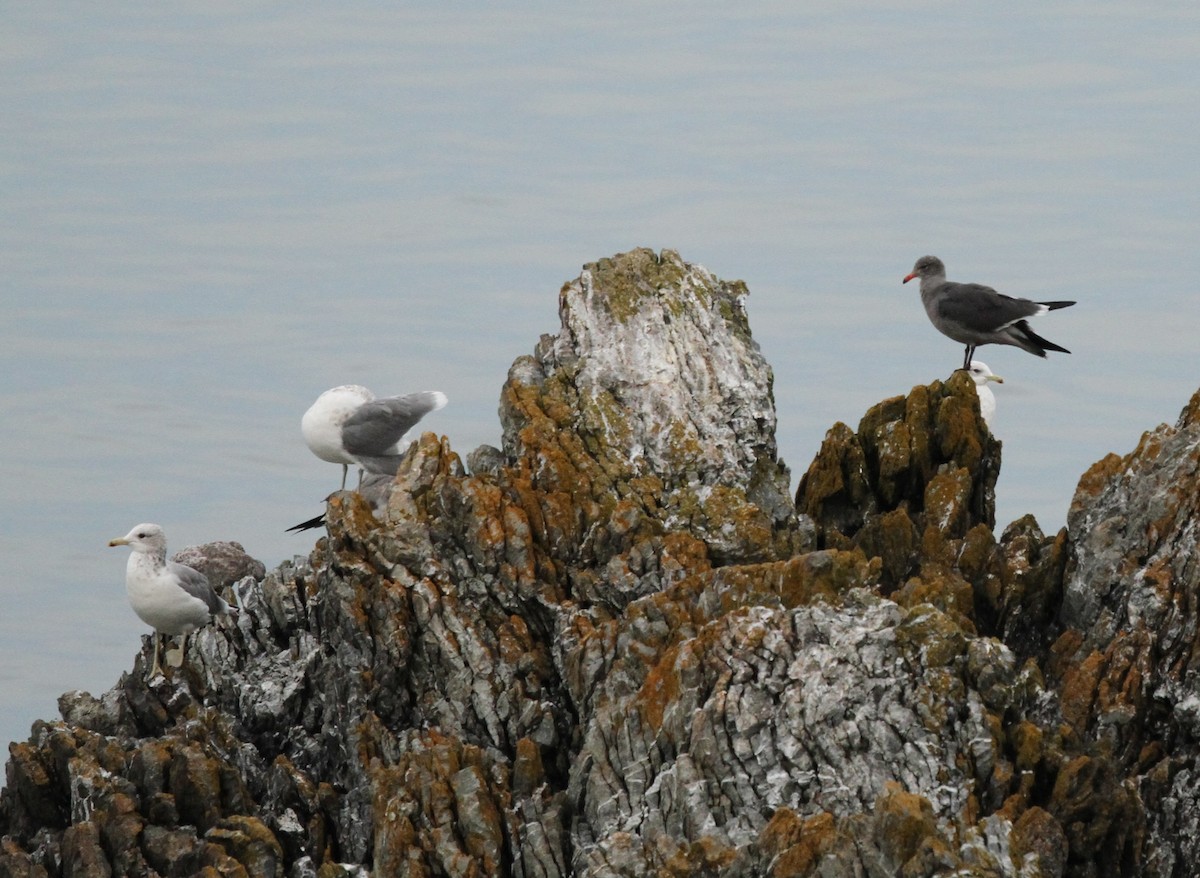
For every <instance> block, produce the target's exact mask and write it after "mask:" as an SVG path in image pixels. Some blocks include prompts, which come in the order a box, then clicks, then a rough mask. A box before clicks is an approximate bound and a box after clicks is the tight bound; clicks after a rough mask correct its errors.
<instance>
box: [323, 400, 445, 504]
mask: <svg viewBox="0 0 1200 878" xmlns="http://www.w3.org/2000/svg"><path fill="white" fill-rule="evenodd" d="M445 404H446V394H444V393H441V392H440V391H437V390H425V391H421V392H420V393H410V394H407V395H406V396H388V397H384V398H382V399H376V398H375V394H373V393H372V392H371V391H369V390H367V388H365V387H362V386H360V385H358V384H343V385H342V386H341V387H334V388H333V389H332V390H326V391H325V392H324V393H322V394H321V395H320V396H318V397H317V401H316V402H314V403H313V404H312V406H310V407H309V409H308V411H306V412H305V413H304V417H303V418H301V419H300V432H301V433H302V434H303V436H304V441H305V443H306V444H307V445H308V447H309V450H311V451H312V453H313V454H315V455H316V456H317V457H319V458H321V460H327V461H329V462H330V463H340V464H341V465H342V490H345V488H346V472H347V470H348V468H349V465H350V464H354V465H356V466H357V467H358V483H359V487H361V486H362V480H363V473H364V471H365V472H369V473H386V474H388V475H393V476H394V475H395V474H396V469H397V468H398V467H399V465H400V456H401V455H400V450H399V445H400V440H401V439H402V438H403V437H404V434H405V433H407V432H408V431H409V430H410V429H412V427H413V425H414V424H416V423H417V421H419V420H421V418H423V417H425V415H427V414H429V413H430V412H433V411H437V410H438V409H440V408H442V407H443V406H444V405H445Z"/></svg>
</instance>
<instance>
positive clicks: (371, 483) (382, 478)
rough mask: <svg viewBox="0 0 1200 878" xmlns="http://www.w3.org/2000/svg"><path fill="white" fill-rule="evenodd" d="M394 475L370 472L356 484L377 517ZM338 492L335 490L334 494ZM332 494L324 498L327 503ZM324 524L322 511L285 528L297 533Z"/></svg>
mask: <svg viewBox="0 0 1200 878" xmlns="http://www.w3.org/2000/svg"><path fill="white" fill-rule="evenodd" d="M395 480H396V477H395V476H393V475H391V474H389V473H371V474H370V475H368V476H367V477H366V478H365V479H363V480H362V484H360V485H359V486H358V494H359V496H361V497H362V498H363V499H364V500H366V501H367V504H368V505H369V506H370V507H371V514H372V515H374V516H375V517H377V518H378V517H379V513H380V512H382V511H383V510H384V509H385V508H386V507H387V503H388V498H389V497H390V496H391V494H392V484H393V483H394V482H395ZM336 493H340V492H338V491H335V492H334V494H336ZM332 497H333V494H330V495H329V496H328V497H326V498H325V502H326V503H328V502H329V500H330V498H332ZM324 524H325V513H324V512H322V513H321V514H320V515H318V516H317V517H315V518H310V519H308V521H302V522H300V523H299V524H295V525H292V526H291V527H289V528H288V529H287V532H288V533H299V532H300V531H302V530H312V529H313V528H317V527H323V526H324Z"/></svg>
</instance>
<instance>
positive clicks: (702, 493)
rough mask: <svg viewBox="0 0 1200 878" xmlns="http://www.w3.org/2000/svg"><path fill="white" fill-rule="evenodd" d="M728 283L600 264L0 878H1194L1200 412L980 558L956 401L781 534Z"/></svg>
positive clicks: (742, 326) (79, 770) (982, 459)
mask: <svg viewBox="0 0 1200 878" xmlns="http://www.w3.org/2000/svg"><path fill="white" fill-rule="evenodd" d="M745 295H746V290H745V288H744V287H743V285H741V284H739V283H730V282H726V281H722V280H720V279H718V278H716V277H714V276H713V275H711V274H710V273H708V272H707V271H705V270H704V269H703V268H701V267H699V266H696V265H691V264H688V263H685V262H684V261H683V260H681V259H680V257H679V256H678V255H677V254H675V253H672V252H670V251H664V252H662V253H661V254H657V255H656V254H654V253H652V252H650V251H647V250H638V251H634V252H631V253H627V254H622V255H619V256H616V257H613V258H612V259H605V260H602V261H600V262H598V263H595V264H591V265H588V266H586V267H585V268H584V271H583V273H582V274H581V275H580V277H579V278H578V279H576V280H574V281H572V282H570V283H568V284H567V285H565V286H564V287H563V289H562V291H561V293H560V295H559V312H560V316H561V321H562V327H561V330H560V332H559V333H558V334H557V335H555V336H552V337H551V336H547V337H543V338H542V339H541V341H540V342H539V343H538V344H537V346H536V349H535V351H534V353H533V355H532V356H526V357H522V358H520V359H518V360H517V361H516V362H515V363H514V364H513V366H512V369H511V370H510V372H509V376H508V380H507V382H506V383H505V384H504V387H503V390H502V392H501V402H500V417H501V422H502V426H503V443H502V444H503V448H501V449H494V448H481V449H477V450H476V451H474V452H473V453H472V454H471V455H470V456H469V457H468V463H469V466H470V472H468V471H467V469H466V468H465V467H464V466H463V463H462V461H461V460H460V458H459V457H458V456H457V455H456V454H455V453H454V452H453V451H452V450H451V448H450V446H449V444H448V443H447V442H446V441H445V440H444V439H442V440H439V439H438V438H437V437H435V436H433V435H430V434H426V435H424V436H422V437H421V439H420V440H419V441H418V442H417V443H416V444H415V445H414V447H413V448H412V449H411V450H410V452H409V454H408V455H407V457H406V459H405V462H404V465H403V466H402V468H401V470H400V472H399V474H398V476H397V478H396V483H395V486H394V488H393V490H392V492H391V495H390V498H389V500H388V502H387V503H386V505H382V504H381V505H380V506H378V507H377V509H376V514H375V515H373V514H372V511H371V508H370V507H368V505H367V504H366V503H364V502H363V501H362V499H361V498H359V497H357V496H355V495H354V494H350V493H346V494H341V495H337V496H335V497H334V498H333V499H331V501H330V504H329V510H328V515H327V527H328V535H327V536H326V537H324V538H322V539H321V540H320V541H319V542H318V543H317V544H316V546H315V547H314V549H313V551H312V554H311V555H310V556H309V557H308V558H307V559H305V560H297V561H296V562H295V563H290V564H284V565H281V566H280V567H279V568H277V569H275V570H273V571H270V572H268V573H265V574H264V573H263V572H261V571H258V570H255V569H254V568H253V566H252V562H250V560H249V559H245V558H242V559H239V558H238V557H237V550H236V547H233V548H231V547H230V546H229V545H228V544H226V545H223V546H220V547H213V548H212V549H211V550H202V551H201V552H200V555H199V556H198V557H197V556H193V557H192V560H191V563H193V564H197V565H200V564H203V563H205V562H206V561H210V562H211V566H210V568H209V569H208V571H207V572H208V573H209V575H210V578H212V579H213V581H215V582H220V583H222V585H223V587H224V588H225V589H227V591H228V592H232V593H233V594H234V595H236V598H237V600H238V602H239V604H240V606H241V607H242V612H241V614H240V617H239V619H238V621H237V623H236V625H235V626H229V627H224V628H218V627H211V628H209V629H206V630H205V631H203V632H202V633H201V634H200V635H198V636H197V637H195V638H194V646H193V648H192V650H191V651H190V653H189V656H188V664H187V665H186V666H185V667H184V668H183V669H180V670H177V671H175V672H174V673H173V675H172V677H171V678H169V679H162V678H158V679H155V680H152V681H149V682H147V681H146V678H145V672H146V670H147V665H148V657H149V639H148V638H147V640H146V642H145V643H144V644H143V649H142V651H141V653H140V654H139V656H138V658H137V659H136V661H135V664H134V668H133V670H131V671H130V672H129V673H128V674H126V675H124V676H123V677H122V679H121V680H120V682H119V683H118V684H117V685H116V686H115V687H114V688H113V689H112V690H110V691H109V692H107V693H105V694H103V695H102V696H100V697H98V698H96V697H93V696H91V695H88V694H86V693H80V692H73V693H67V694H66V695H64V696H63V697H62V699H61V701H60V709H61V713H62V720H61V721H55V722H44V723H43V722H39V723H37V724H36V725H35V727H34V730H33V735H32V737H31V738H30V739H29V740H28V741H27V742H24V743H15V744H12V745H10V747H9V761H8V764H7V778H8V783H7V788H6V789H5V790H4V791H3V792H2V793H0V834H3V841H2V844H0V875H19V876H64V878H65V876H109V875H113V876H120V875H133V876H142V875H155V874H158V875H164V876H167V875H172V876H173V875H210V876H217V875H230V876H233V875H238V876H240V875H249V876H290V878H305V876H321V878H333V876H340V875H365V874H372V875H379V876H413V878H416V876H463V878H473V876H492V875H514V876H526V878H533V876H559V875H579V876H646V875H658V876H696V875H701V876H702V875H713V876H718V875H719V876H774V878H784V876H817V875H819V876H825V878H836V876H893V875H901V876H924V875H942V874H946V875H949V874H955V875H964V876H966V875H972V876H973V875H979V876H1022V878H1035V876H1064V875H1069V876H1107V875H1147V876H1150V875H1153V876H1185V875H1192V874H1195V865H1194V864H1195V863H1197V862H1200V850H1198V848H1200V792H1198V791H1200V784H1198V783H1197V772H1198V770H1200V766H1197V755H1198V754H1200V679H1198V677H1197V664H1198V662H1200V652H1198V650H1197V642H1198V638H1200V633H1198V632H1200V597H1198V591H1200V562H1198V561H1197V551H1196V550H1197V535H1198V534H1200V526H1198V524H1197V522H1198V520H1200V508H1198V507H1200V500H1198V499H1197V498H1198V497H1200V492H1198V490H1197V488H1198V487H1200V486H1198V485H1197V481H1198V480H1200V394H1198V395H1197V397H1196V398H1194V399H1193V400H1192V401H1191V403H1190V404H1189V406H1188V407H1187V408H1186V409H1185V410H1184V412H1183V415H1182V416H1181V418H1180V420H1179V423H1178V424H1177V425H1176V426H1175V427H1160V428H1159V429H1158V430H1156V431H1154V432H1152V433H1148V434H1147V435H1146V436H1145V438H1144V439H1143V441H1142V443H1141V444H1140V445H1139V447H1138V448H1137V449H1136V450H1135V451H1133V452H1132V453H1131V454H1129V455H1128V456H1126V457H1124V458H1119V457H1116V456H1115V455H1114V456H1111V457H1109V458H1107V459H1105V460H1103V461H1101V462H1099V463H1098V464H1096V465H1095V466H1094V467H1093V468H1092V469H1091V470H1090V471H1089V472H1088V473H1087V474H1085V475H1084V477H1083V479H1082V481H1081V483H1080V487H1079V491H1078V494H1077V495H1076V498H1075V501H1074V505H1073V506H1072V510H1071V514H1070V519H1069V522H1068V527H1067V529H1065V530H1064V531H1062V532H1061V533H1059V534H1057V535H1051V536H1047V535H1044V534H1043V533H1042V532H1041V531H1040V530H1039V529H1038V526H1037V524H1036V522H1034V521H1033V520H1032V519H1031V518H1024V519H1021V520H1019V521H1017V522H1014V523H1013V524H1011V525H1009V526H1008V527H1007V528H1006V529H1005V530H1004V531H1003V534H1002V535H1001V536H1000V538H999V539H998V540H997V539H996V538H995V536H994V533H993V525H994V521H993V516H994V512H993V497H994V491H995V487H996V480H997V476H998V473H999V470H1000V445H999V443H998V442H997V441H996V440H995V439H994V438H993V437H992V436H991V435H990V433H988V431H987V428H986V427H985V426H984V425H983V423H982V421H981V420H980V418H979V415H978V403H977V401H976V397H975V393H974V389H973V385H972V384H971V382H970V380H969V379H968V378H966V377H965V376H961V375H959V376H955V377H953V378H952V379H950V380H949V381H947V382H944V383H943V382H934V383H933V384H931V385H929V386H927V387H916V388H914V389H913V391H912V392H911V393H910V394H909V395H908V396H907V397H898V398H895V399H890V400H886V401H884V402H882V403H880V404H878V405H877V406H875V407H874V408H872V409H871V410H870V411H869V412H867V413H866V415H865V416H864V418H863V419H862V421H861V423H860V424H859V425H858V428H857V429H851V428H850V427H848V426H845V425H842V424H838V425H835V426H834V427H833V428H832V429H831V430H830V431H829V433H828V435H827V437H826V440H825V442H824V444H823V445H822V447H821V449H820V451H819V453H818V454H817V456H816V458H815V460H814V461H813V462H812V464H811V465H810V466H809V467H808V470H807V472H806V473H805V474H804V476H803V477H802V479H801V481H800V486H799V491H798V494H797V495H796V497H795V498H793V497H791V496H790V488H789V477H788V473H787V471H786V469H785V468H784V466H783V465H782V463H781V462H780V461H779V460H778V456H777V453H776V446H775V411H774V402H773V398H772V392H771V382H772V374H771V369H770V367H769V366H768V364H767V363H766V362H765V361H764V359H763V357H762V355H761V354H760V352H759V350H758V348H757V347H756V345H755V344H754V342H753V340H752V338H751V334H750V327H749V323H748V320H747V316H746V312H745V310H744V308H743V304H742V303H743V297H744V296H745Z"/></svg>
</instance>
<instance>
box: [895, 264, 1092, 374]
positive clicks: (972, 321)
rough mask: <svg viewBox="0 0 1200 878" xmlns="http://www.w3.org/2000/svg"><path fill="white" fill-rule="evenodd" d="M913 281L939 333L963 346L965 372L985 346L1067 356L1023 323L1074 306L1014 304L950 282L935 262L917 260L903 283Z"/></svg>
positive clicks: (972, 286) (981, 288) (985, 289)
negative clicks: (1051, 352) (1004, 345)
mask: <svg viewBox="0 0 1200 878" xmlns="http://www.w3.org/2000/svg"><path fill="white" fill-rule="evenodd" d="M914 277H919V278H920V279H921V303H922V304H923V305H924V306H925V313H926V314H928V315H929V319H930V321H931V322H932V323H933V325H934V326H935V327H936V328H937V330H938V332H940V333H941V334H942V335H945V336H949V337H950V338H952V339H954V340H955V341H956V342H959V343H960V344H964V345H966V346H967V349H966V352H965V353H964V355H963V365H962V367H963V368H964V369H967V370H969V369H970V367H971V357H972V355H974V353H975V348H976V347H978V346H979V345H983V344H1010V345H1015V346H1016V347H1019V348H1020V349H1021V350H1024V351H1029V353H1031V354H1036V355H1037V356H1039V357H1044V356H1046V351H1059V352H1061V353H1064V354H1069V353H1071V352H1070V351H1069V350H1067V349H1066V348H1064V347H1059V346H1058V345H1056V344H1055V343H1054V342H1052V341H1047V340H1046V339H1044V338H1042V337H1041V336H1040V335H1038V334H1037V333H1035V332H1034V331H1033V330H1032V329H1030V328H1029V324H1028V323H1026V322H1025V320H1026V318H1027V317H1036V316H1037V315H1039V314H1045V313H1046V312H1047V311H1056V310H1058V309H1059V308H1066V307H1067V306H1068V305H1074V304H1075V303H1074V302H1032V301H1030V300H1029V299H1014V298H1013V297H1012V296H1006V295H1004V294H1003V293H998V292H996V291H995V290H993V289H992V288H991V287H985V286H983V285H982V284H960V283H955V282H953V281H948V280H946V266H945V265H943V264H942V260H940V259H938V258H937V257H936V256H922V257H921V258H920V259H918V260H917V264H916V265H914V266H913V270H912V273H911V274H909V275H908V276H907V277H905V278H904V283H908V282H909V281H910V280H912V279H913V278H914Z"/></svg>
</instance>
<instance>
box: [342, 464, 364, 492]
mask: <svg viewBox="0 0 1200 878" xmlns="http://www.w3.org/2000/svg"><path fill="white" fill-rule="evenodd" d="M349 471H350V465H349V464H346V463H343V464H342V490H343V491H344V490H346V473H348V472H349ZM360 478H361V477H360Z"/></svg>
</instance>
